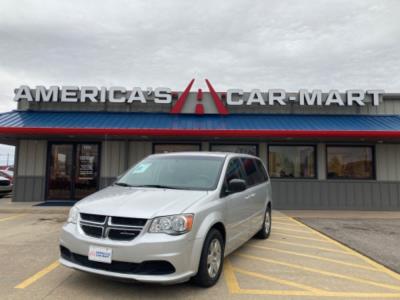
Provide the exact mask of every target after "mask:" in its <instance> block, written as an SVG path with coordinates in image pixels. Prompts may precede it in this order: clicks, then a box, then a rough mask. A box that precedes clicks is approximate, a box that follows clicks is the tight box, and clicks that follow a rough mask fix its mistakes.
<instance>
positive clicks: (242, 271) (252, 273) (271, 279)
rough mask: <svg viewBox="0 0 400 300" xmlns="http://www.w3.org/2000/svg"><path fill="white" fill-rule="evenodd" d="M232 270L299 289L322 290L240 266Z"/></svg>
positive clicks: (318, 291) (317, 291)
mask: <svg viewBox="0 0 400 300" xmlns="http://www.w3.org/2000/svg"><path fill="white" fill-rule="evenodd" d="M233 270H234V271H236V272H238V273H242V274H245V275H248V276H252V277H256V278H261V279H264V280H268V281H272V282H276V283H280V284H283V285H288V286H291V287H296V288H300V289H303V290H306V291H309V292H316V293H320V292H324V290H321V289H318V288H314V287H312V286H308V285H305V284H301V283H296V282H293V281H289V280H284V279H279V278H276V277H272V276H269V275H265V274H260V273H256V272H250V271H246V270H244V269H240V268H236V267H233Z"/></svg>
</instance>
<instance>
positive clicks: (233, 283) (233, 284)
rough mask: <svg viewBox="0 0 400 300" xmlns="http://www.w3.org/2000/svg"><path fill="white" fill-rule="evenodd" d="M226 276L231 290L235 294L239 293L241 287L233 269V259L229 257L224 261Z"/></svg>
mask: <svg viewBox="0 0 400 300" xmlns="http://www.w3.org/2000/svg"><path fill="white" fill-rule="evenodd" d="M224 277H225V281H226V284H227V286H228V289H229V291H230V292H231V293H233V294H239V293H240V290H241V289H240V287H239V283H238V281H237V279H236V275H235V273H234V271H233V267H232V264H231V261H230V260H229V259H227V258H226V259H225V261H224Z"/></svg>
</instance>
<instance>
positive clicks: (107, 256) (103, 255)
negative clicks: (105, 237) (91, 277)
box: [88, 246, 112, 264]
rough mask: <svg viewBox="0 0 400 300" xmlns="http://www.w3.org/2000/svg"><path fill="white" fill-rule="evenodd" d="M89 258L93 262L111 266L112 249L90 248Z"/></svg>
mask: <svg viewBox="0 0 400 300" xmlns="http://www.w3.org/2000/svg"><path fill="white" fill-rule="evenodd" d="M88 258H89V260H92V261H98V262H102V263H107V264H111V259H112V249H111V248H106V247H98V246H90V247H89V254H88Z"/></svg>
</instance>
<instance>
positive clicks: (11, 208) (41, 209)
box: [0, 198, 71, 214]
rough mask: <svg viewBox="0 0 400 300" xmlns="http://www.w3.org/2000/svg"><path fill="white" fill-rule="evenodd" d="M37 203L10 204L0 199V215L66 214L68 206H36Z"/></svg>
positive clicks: (8, 199) (9, 201)
mask: <svg viewBox="0 0 400 300" xmlns="http://www.w3.org/2000/svg"><path fill="white" fill-rule="evenodd" d="M38 204H39V202H11V198H0V213H4V214H27V213H29V214H67V213H68V212H69V209H70V208H71V207H70V206H37V205H38Z"/></svg>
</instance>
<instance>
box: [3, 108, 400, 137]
mask: <svg viewBox="0 0 400 300" xmlns="http://www.w3.org/2000/svg"><path fill="white" fill-rule="evenodd" d="M7 133H9V134H34V133H38V134H39V133H40V134H46V133H48V134H63V133H65V134H97V135H100V134H113V135H131V134H145V135H173V134H182V133H187V134H190V135H194V136H198V135H204V136H206V135H214V134H213V133H215V135H216V136H217V135H218V136H231V135H232V136H235V135H239V134H241V135H242V136H303V135H304V136H306V135H307V134H311V135H315V136H340V135H344V136H353V135H354V136H356V135H357V136H359V135H360V136H361V135H362V134H365V136H366V137H368V136H371V137H372V136H373V137H379V136H382V137H389V136H393V137H400V116H397V115H317V114H315V115H314V114H313V115H310V114H307V115H302V114H285V115H280V114H230V115H224V116H223V115H194V114H179V115H174V114H168V113H138V112H135V113H133V112H132V113H131V112H127V113H124V112H69V111H68V112H67V111H11V112H7V113H2V114H0V134H2V135H4V134H7ZM351 133H352V134H351Z"/></svg>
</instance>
